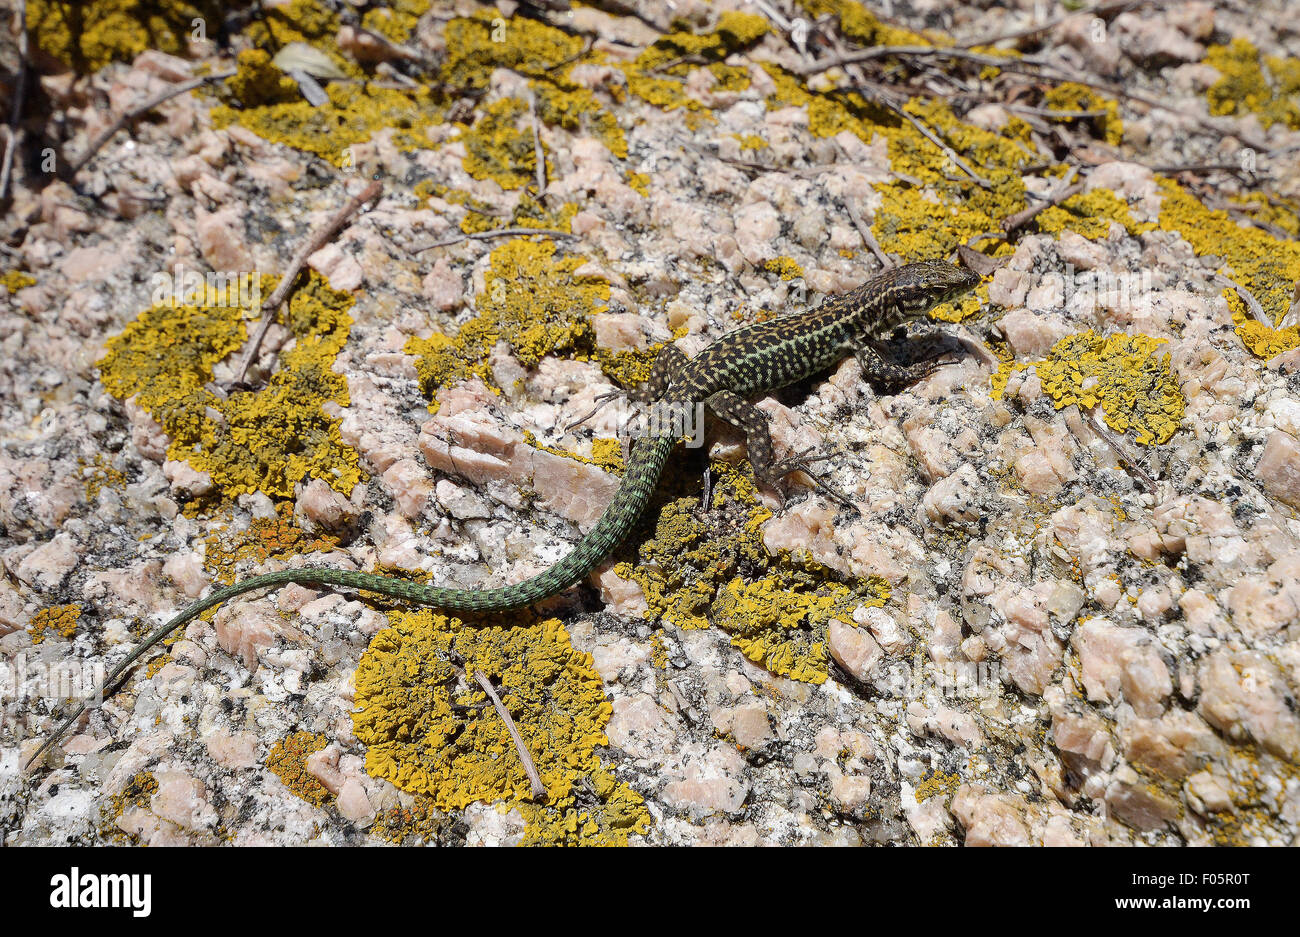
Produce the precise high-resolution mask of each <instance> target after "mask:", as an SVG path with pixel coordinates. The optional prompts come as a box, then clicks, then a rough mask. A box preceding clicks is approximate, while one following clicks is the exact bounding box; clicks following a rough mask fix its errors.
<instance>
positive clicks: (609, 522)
mask: <svg viewBox="0 0 1300 937" xmlns="http://www.w3.org/2000/svg"><path fill="white" fill-rule="evenodd" d="M675 444H676V439H674V438H673V437H672V436H651V437H642V438H640V439H637V440H636V442H635V443H634V444H633V447H632V453H631V456H630V457H629V459H628V466H627V474H626V475H625V476H624V478H623V484H622V485H620V486H619V489H618V492H617V493H616V494H615V495H614V500H613V501H611V502H610V504H609V507H607V508H605V513H604V514H602V515H601V516H600V520H598V521H596V526H595V527H593V528H591V530H590V531H589V532H588V533H587V535H586V536H585V537H583V538H582V540H581V541H579V543H578V545H577V546H576V547H574V548H573V550H572V552H570V553H569V555H568V556H566V557H565V558H564V559H562V560H560V561H559V562H558V563H556V564H555V565H554V566H552V567H550V568H549V569H547V570H545V571H543V572H540V573H538V574H537V575H536V576H533V577H532V578H531V579H525V580H524V581H523V582H520V583H516V584H515V585H513V586H502V587H501V588H498V589H486V590H482V591H479V590H473V589H444V588H442V587H440V586H428V585H423V584H422V583H418V582H411V581H409V580H406V579H398V578H395V577H393V576H382V575H378V574H376V573H359V572H353V571H351V570H346V569H328V568H325V567H319V566H313V567H305V568H302V569H285V570H281V571H280V572H278V573H265V574H264V575H261V576H253V577H251V578H249V579H245V580H244V581H243V582H237V583H235V584H234V585H233V586H226V587H225V588H224V589H218V590H217V591H216V592H213V593H212V594H211V595H209V596H208V597H207V598H205V599H200V600H199V601H197V602H195V603H194V604H193V605H191V606H190V607H189V608H187V609H185V611H183V612H181V613H180V614H179V615H177V616H176V617H175V618H173V619H171V621H169V622H167V623H166V624H165V625H161V626H159V627H158V628H157V629H155V630H154V631H153V632H151V633H150V634H149V636H148V637H146V638H145V639H144V641H142V642H141V643H140V644H139V645H138V646H137V647H136V648H135V649H134V650H133V651H131V653H130V654H128V655H127V656H126V659H125V660H123V661H122V662H121V663H120V664H118V665H117V666H116V667H114V668H113V672H112V673H110V674H109V675H108V677H107V678H106V679H105V680H104V682H103V683H102V684H100V686H99V687H98V688H97V689H96V690H95V692H94V693H92V694H91V695H90V696H88V697H87V698H86V699H84V700H82V701H81V704H80V705H78V706H77V708H76V710H74V711H73V713H72V715H70V716H68V717H67V718H66V719H64V720H63V722H61V723H60V724H59V727H58V728H57V729H55V730H54V734H53V735H51V736H50V737H49V738H48V739H47V740H46V741H45V744H44V745H42V746H41V747H40V748H39V749H38V750H37V752H36V754H34V755H32V757H31V758H29V759H28V760H27V765H31V764H32V762H34V761H36V760H37V759H39V758H40V757H41V756H42V755H44V754H45V752H46V751H48V750H49V748H50V746H51V745H53V744H54V743H55V742H57V741H58V740H59V739H60V738H62V737H63V734H64V733H65V732H66V731H67V730H68V727H69V726H71V725H72V723H73V722H75V721H76V720H77V719H78V718H79V717H80V716H81V714H82V713H83V712H85V711H86V708H87V707H88V706H89V705H90V703H91V701H92V700H95V699H103V697H104V696H105V695H107V694H108V693H109V692H111V691H112V690H113V689H115V688H116V685H117V682H118V679H119V678H120V677H121V676H122V675H123V674H124V673H125V672H126V671H127V669H129V668H130V666H131V665H132V664H134V663H135V662H136V661H137V660H139V658H140V657H141V655H143V654H144V653H145V652H146V651H148V650H149V649H150V648H151V647H153V646H154V645H155V644H157V643H158V642H159V641H161V640H162V639H163V638H165V637H167V635H169V634H171V633H172V632H173V631H175V630H176V629H177V628H179V627H181V625H183V624H185V623H186V622H188V621H190V620H191V619H193V618H195V617H196V616H198V615H201V614H202V613H203V612H206V611H207V610H208V609H210V608H212V607H213V606H214V605H220V604H221V603H222V602H224V601H226V599H231V598H234V597H235V596H237V595H242V594H243V593H245V592H252V591H253V590H254V589H264V588H266V587H267V586H282V585H287V584H288V583H291V582H296V583H303V584H319V585H329V586H348V587H351V588H354V589H368V590H370V591H371V592H378V593H380V594H381V595H387V596H392V597H393V598H398V599H405V600H406V601H408V602H415V603H417V604H419V605H430V606H433V607H435V608H443V609H447V610H448V611H453V612H505V611H510V610H511V609H516V608H523V607H524V606H527V605H532V604H533V603H534V602H539V601H541V600H542V599H544V598H546V597H548V596H552V595H555V594H556V593H557V592H561V591H563V590H564V589H567V588H568V587H569V586H571V585H573V584H574V583H575V582H577V581H578V580H580V579H582V578H583V577H584V576H586V575H587V574H588V573H589V572H591V571H592V570H593V569H594V568H595V567H596V565H597V564H598V563H600V561H601V560H603V559H604V558H605V557H606V556H607V555H608V554H609V552H610V551H611V550H613V549H614V548H615V547H616V546H618V545H619V544H620V543H622V542H623V538H625V537H626V536H627V535H628V532H629V531H631V529H632V527H633V526H634V525H635V524H636V522H637V518H639V517H640V516H641V512H642V511H644V510H645V506H646V504H647V503H648V502H649V501H650V496H651V495H652V494H653V493H654V490H655V486H656V485H658V483H659V476H660V474H662V472H663V469H664V463H665V462H667V461H668V455H669V453H671V452H672V450H673V446H674V445H675ZM27 765H25V766H24V767H26V766H27Z"/></svg>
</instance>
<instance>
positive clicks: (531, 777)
mask: <svg viewBox="0 0 1300 937" xmlns="http://www.w3.org/2000/svg"><path fill="white" fill-rule="evenodd" d="M474 679H475V680H477V681H478V685H479V686H481V687H482V688H483V692H484V693H486V694H487V695H488V697H489V698H490V699H491V700H492V705H493V706H495V707H496V711H497V715H498V716H500V717H501V721H502V722H504V723H505V724H506V730H507V731H508V732H509V733H510V740H511V741H512V742H514V743H515V750H516V751H517V752H519V760H520V761H522V762H523V763H524V773H525V774H527V775H528V784H529V786H530V787H531V788H532V794H533V800H541V799H542V798H543V797H545V796H546V787H545V786H544V785H543V784H542V777H541V775H539V774H538V773H537V767H536V766H535V765H534V764H533V757H532V755H530V754H528V749H527V748H526V747H525V746H524V740H523V739H522V738H520V737H519V730H518V729H516V728H515V721H514V720H513V719H511V718H510V710H508V709H506V705H505V703H503V702H501V697H499V696H497V691H496V690H494V689H492V684H491V683H490V682H488V678H487V677H485V676H483V671H481V670H476V671H474Z"/></svg>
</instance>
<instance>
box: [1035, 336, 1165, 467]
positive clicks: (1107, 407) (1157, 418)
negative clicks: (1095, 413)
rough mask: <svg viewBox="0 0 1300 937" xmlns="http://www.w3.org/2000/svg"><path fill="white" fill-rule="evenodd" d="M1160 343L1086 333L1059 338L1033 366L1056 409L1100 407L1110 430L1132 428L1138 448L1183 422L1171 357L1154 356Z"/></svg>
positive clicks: (1160, 439) (1143, 338)
mask: <svg viewBox="0 0 1300 937" xmlns="http://www.w3.org/2000/svg"><path fill="white" fill-rule="evenodd" d="M1163 343H1164V340H1163V339H1156V338H1151V337H1149V336H1147V335H1123V334H1117V335H1111V336H1109V337H1108V338H1102V337H1101V336H1099V335H1097V334H1096V333H1094V332H1093V331H1091V330H1089V331H1087V332H1083V333H1081V334H1078V335H1067V336H1066V337H1065V338H1062V339H1061V340H1060V341H1058V342H1057V343H1056V344H1055V345H1054V346H1052V350H1051V351H1050V352H1049V353H1048V355H1047V358H1046V360H1044V361H1041V362H1039V363H1038V364H1037V365H1035V368H1036V370H1037V371H1038V378H1039V380H1040V381H1042V385H1043V390H1044V391H1045V392H1046V393H1047V394H1048V395H1049V396H1051V398H1052V400H1053V401H1054V402H1055V403H1056V407H1057V409H1058V410H1059V409H1060V408H1062V407H1066V406H1069V405H1071V404H1077V405H1078V406H1080V407H1082V408H1085V409H1088V408H1091V407H1096V406H1100V407H1101V409H1102V412H1103V413H1104V414H1105V419H1106V423H1107V425H1108V426H1110V427H1111V429H1114V430H1116V431H1118V432H1121V433H1125V432H1128V431H1129V430H1133V432H1134V433H1135V434H1136V436H1137V441H1138V442H1139V443H1141V444H1142V445H1150V444H1151V443H1153V442H1155V443H1165V442H1168V441H1169V438H1170V437H1171V436H1173V434H1174V433H1175V432H1176V431H1177V430H1178V426H1179V424H1180V423H1181V422H1182V419H1183V409H1184V406H1185V401H1184V399H1183V393H1182V390H1181V389H1180V388H1179V386H1178V379H1177V378H1176V377H1175V376H1174V374H1173V372H1172V371H1171V370H1170V368H1169V354H1168V353H1165V354H1164V355H1160V354H1159V353H1158V349H1159V347H1160V345H1161V344H1163Z"/></svg>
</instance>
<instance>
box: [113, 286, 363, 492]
mask: <svg viewBox="0 0 1300 937" xmlns="http://www.w3.org/2000/svg"><path fill="white" fill-rule="evenodd" d="M273 286H274V281H272V280H269V279H268V281H267V282H265V283H264V284H263V289H264V290H267V291H269V290H270V289H271V288H272V287H273ZM352 304H353V299H352V297H351V296H349V295H347V294H346V293H340V292H338V291H337V290H333V289H330V287H329V286H328V285H327V284H326V283H325V281H324V280H323V279H322V278H321V277H320V276H319V275H318V274H316V273H314V272H312V273H311V274H310V276H309V277H308V280H307V282H306V283H305V284H303V285H302V286H301V287H299V288H298V289H297V290H296V291H295V292H294V293H293V295H292V297H291V298H290V300H289V303H288V307H287V313H286V317H287V322H286V324H287V325H288V327H289V329H290V330H291V331H292V332H293V334H294V336H295V337H296V342H295V343H294V346H293V347H292V348H291V349H289V350H288V351H285V352H283V353H282V354H281V356H280V368H279V370H278V371H276V373H275V374H273V375H272V376H271V378H270V380H269V381H268V382H267V385H266V387H264V388H262V389H261V390H256V391H236V392H233V393H231V394H229V396H227V397H224V398H223V397H219V396H218V395H216V394H214V393H212V392H211V391H210V390H207V389H205V388H204V385H205V384H206V383H207V382H208V381H210V380H211V378H212V365H213V364H215V363H216V362H217V361H219V360H221V359H222V358H224V357H225V356H226V355H228V354H230V352H232V351H234V350H235V349H237V348H239V347H240V346H241V345H242V344H243V341H244V337H245V329H244V323H243V320H242V312H243V311H242V310H241V309H240V308H239V307H238V306H236V305H233V304H232V305H211V306H172V305H170V304H168V303H162V304H159V305H156V306H154V307H152V308H150V309H147V310H145V311H144V312H142V313H141V314H140V315H139V317H137V318H136V320H135V321H134V322H132V323H131V324H130V325H128V326H127V327H126V328H125V329H124V330H123V331H122V333H121V334H120V335H117V336H115V337H114V338H111V339H109V341H108V345H107V354H106V355H105V356H104V358H102V359H101V360H100V361H99V369H100V380H101V381H102V382H103V384H104V387H105V388H107V390H108V391H109V393H111V394H113V395H114V396H116V397H119V398H121V399H126V398H128V397H135V399H136V402H137V403H138V404H139V405H140V406H142V407H143V408H144V409H145V410H146V411H148V412H149V414H150V415H151V416H152V417H153V418H154V419H155V420H157V421H158V422H159V423H160V424H162V427H163V429H164V431H166V433H167V435H168V436H169V437H170V438H171V445H170V446H169V448H168V450H167V455H168V458H170V459H176V460H181V461H186V462H188V463H189V464H190V465H191V466H193V467H194V468H195V469H196V470H198V471H206V472H208V473H209V474H210V475H211V477H212V481H213V483H214V484H215V485H216V486H217V487H218V488H219V489H220V490H221V491H222V492H223V493H224V494H226V495H227V496H229V497H234V496H237V495H240V494H245V493H250V492H254V491H262V492H264V493H266V494H268V495H271V496H273V497H281V498H288V497H291V496H292V495H293V490H294V485H295V484H297V483H298V482H301V481H305V480H306V479H307V478H320V479H323V480H324V481H326V482H327V483H329V484H330V486H331V487H333V488H334V489H335V490H337V491H340V492H342V493H343V494H345V495H346V494H349V493H351V491H352V487H353V486H354V485H355V484H356V483H357V481H358V480H359V479H360V469H359V467H358V459H357V454H356V452H355V451H354V450H353V449H352V448H350V447H348V446H345V445H344V444H343V441H342V440H341V439H340V437H339V429H338V426H339V421H338V420H337V419H335V418H333V417H330V416H328V415H327V414H326V413H325V412H324V411H323V410H322V409H321V405H322V404H323V403H325V402H326V401H333V402H334V403H337V404H338V405H340V406H347V405H348V392H347V382H346V381H345V380H344V378H343V376H342V375H339V374H336V373H334V371H333V370H331V365H332V364H333V362H334V358H335V356H336V355H337V354H338V353H339V351H341V350H342V348H343V346H344V344H345V343H346V341H347V337H348V332H349V329H350V327H351V324H352V319H351V317H350V316H349V315H348V314H347V310H348V309H349V308H350V307H351V306H352Z"/></svg>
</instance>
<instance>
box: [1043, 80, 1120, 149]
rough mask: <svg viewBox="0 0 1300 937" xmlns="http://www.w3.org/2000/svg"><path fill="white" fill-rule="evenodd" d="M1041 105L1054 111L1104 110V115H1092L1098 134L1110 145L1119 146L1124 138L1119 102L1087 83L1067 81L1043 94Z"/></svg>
mask: <svg viewBox="0 0 1300 937" xmlns="http://www.w3.org/2000/svg"><path fill="white" fill-rule="evenodd" d="M1043 105H1044V106H1045V107H1047V108H1050V109H1051V110H1054V111H1105V112H1106V114H1105V116H1104V117H1094V118H1092V120H1093V121H1094V126H1096V128H1097V130H1098V133H1099V135H1100V136H1101V138H1102V139H1103V140H1105V141H1106V142H1107V143H1109V144H1110V145H1111V146H1119V144H1120V141H1121V140H1123V139H1124V122H1123V121H1122V120H1120V116H1119V104H1118V103H1117V102H1115V101H1114V100H1112V99H1111V98H1106V97H1103V96H1102V95H1100V94H1098V93H1097V92H1096V91H1094V90H1092V89H1091V88H1089V87H1088V86H1087V85H1081V84H1079V83H1077V82H1073V81H1067V82H1065V83H1063V84H1059V85H1057V86H1056V87H1055V88H1053V89H1052V90H1051V91H1048V92H1047V94H1045V95H1043Z"/></svg>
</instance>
